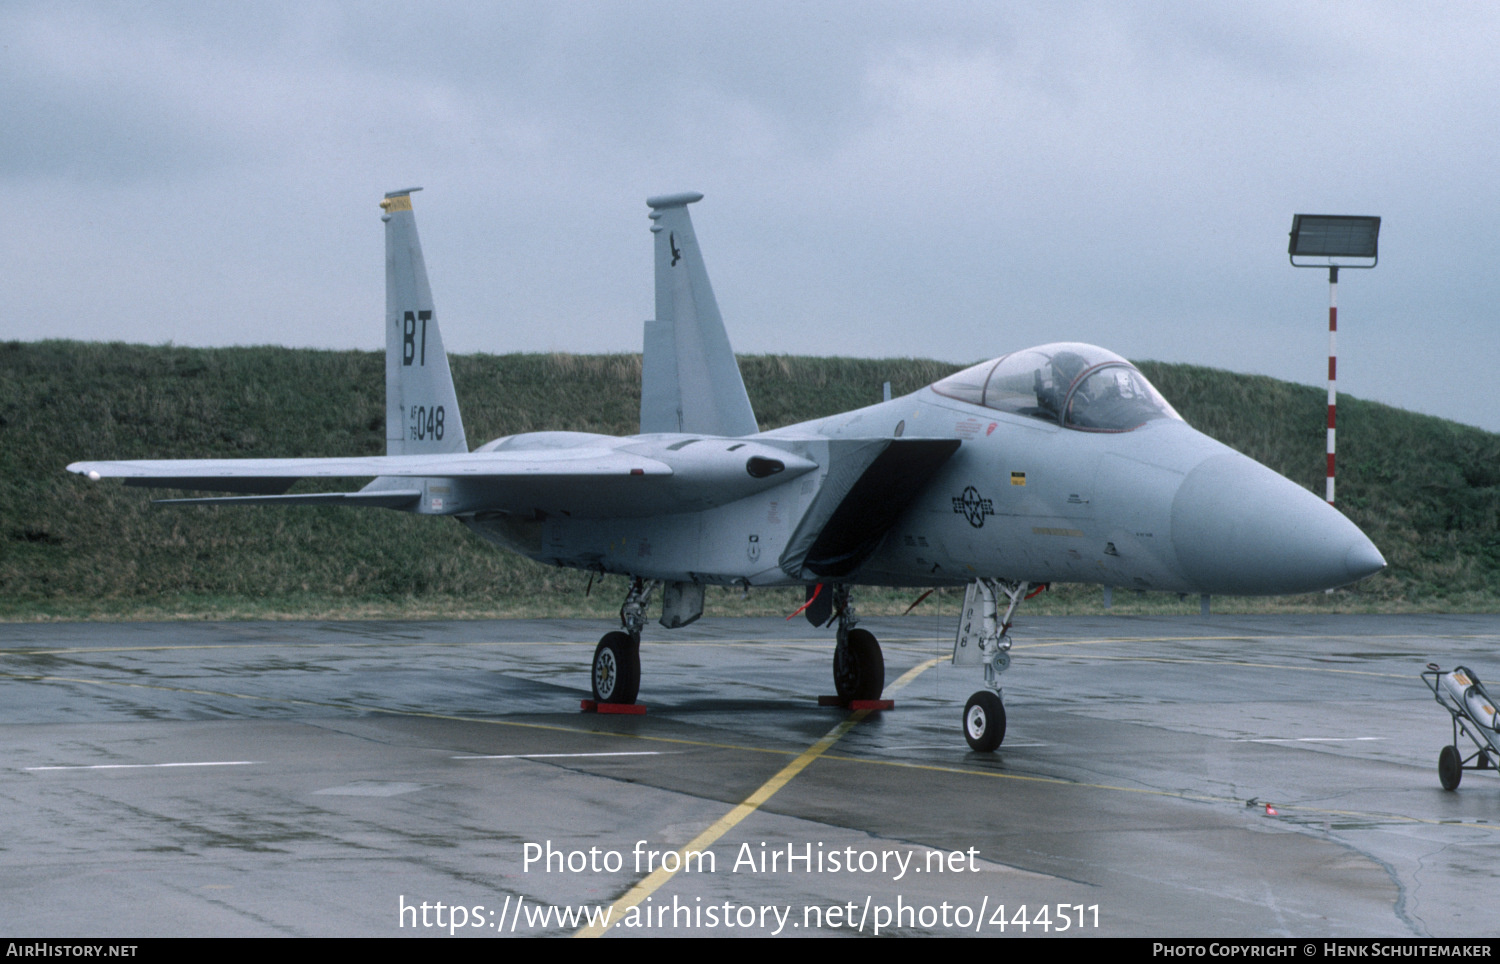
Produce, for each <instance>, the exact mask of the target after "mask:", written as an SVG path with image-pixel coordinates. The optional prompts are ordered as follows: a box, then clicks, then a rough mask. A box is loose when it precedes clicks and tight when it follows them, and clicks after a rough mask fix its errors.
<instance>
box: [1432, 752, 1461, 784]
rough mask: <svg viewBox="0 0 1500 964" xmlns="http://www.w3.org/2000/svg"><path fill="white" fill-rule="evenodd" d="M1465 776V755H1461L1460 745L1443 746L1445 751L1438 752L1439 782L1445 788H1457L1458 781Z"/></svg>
mask: <svg viewBox="0 0 1500 964" xmlns="http://www.w3.org/2000/svg"><path fill="white" fill-rule="evenodd" d="M1463 778H1464V767H1463V757H1461V756H1459V753H1458V747H1456V746H1445V747H1443V752H1441V753H1439V754H1438V782H1439V783H1441V784H1442V785H1443V789H1444V790H1457V789H1458V781H1460V780H1462V779H1463Z"/></svg>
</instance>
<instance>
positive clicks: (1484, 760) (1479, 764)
mask: <svg viewBox="0 0 1500 964" xmlns="http://www.w3.org/2000/svg"><path fill="white" fill-rule="evenodd" d="M1474 767H1475V769H1478V770H1488V769H1489V768H1490V751H1488V750H1480V751H1479V757H1478V759H1476V760H1475V761H1474Z"/></svg>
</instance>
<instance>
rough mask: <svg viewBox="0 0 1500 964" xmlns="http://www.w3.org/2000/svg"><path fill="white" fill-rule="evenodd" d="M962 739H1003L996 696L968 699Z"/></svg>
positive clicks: (972, 744)
mask: <svg viewBox="0 0 1500 964" xmlns="http://www.w3.org/2000/svg"><path fill="white" fill-rule="evenodd" d="M964 739H966V740H968V741H969V748H970V749H971V750H973V751H975V752H976V753H992V752H994V749H995V747H997V746H999V745H1000V741H1001V740H1003V739H1005V704H1004V703H1001V702H1000V697H999V696H998V695H996V694H994V693H991V692H990V691H989V690H980V691H979V692H978V693H975V694H974V695H973V696H971V697H969V702H968V703H967V704H966V705H965V706H964ZM1455 782H1456V781H1455Z"/></svg>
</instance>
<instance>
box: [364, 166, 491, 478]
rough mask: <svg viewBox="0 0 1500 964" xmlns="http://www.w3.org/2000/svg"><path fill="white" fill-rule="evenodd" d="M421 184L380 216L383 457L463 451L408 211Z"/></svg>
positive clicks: (395, 198) (389, 198)
mask: <svg viewBox="0 0 1500 964" xmlns="http://www.w3.org/2000/svg"><path fill="white" fill-rule="evenodd" d="M420 190H421V188H419V187H413V188H407V189H406V190H404V191H392V192H391V193H390V194H387V195H386V196H385V200H384V201H381V202H380V207H381V210H383V211H384V212H385V213H384V214H382V215H381V216H380V219H381V220H382V221H384V222H385V451H386V454H388V455H439V454H444V453H449V452H467V451H468V450H469V444H468V442H467V441H466V440H465V438H464V423H463V419H462V418H460V417H459V414H458V396H457V395H456V394H454V391H453V375H452V374H451V373H450V372H449V371H448V353H447V352H445V351H444V350H443V336H442V334H441V333H440V332H439V331H438V322H437V315H436V314H435V313H434V312H433V309H432V289H431V288H430V287H428V285H427V265H426V263H425V262H424V261H423V260H422V242H421V240H420V239H419V238H418V237H417V221H416V218H415V216H414V215H413V214H412V210H411V195H412V192H414V191H420Z"/></svg>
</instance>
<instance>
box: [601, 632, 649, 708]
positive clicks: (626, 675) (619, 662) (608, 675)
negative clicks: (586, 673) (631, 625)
mask: <svg viewBox="0 0 1500 964" xmlns="http://www.w3.org/2000/svg"><path fill="white" fill-rule="evenodd" d="M593 676H594V699H595V700H597V701H598V702H600V703H627V704H628V703H634V702H635V698H636V695H637V694H638V693H640V691H641V641H640V640H639V639H637V638H635V637H633V636H631V635H629V634H628V633H620V632H615V633H606V634H605V635H604V638H603V639H601V640H599V645H598V646H597V647H595V649H594V672H593Z"/></svg>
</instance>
